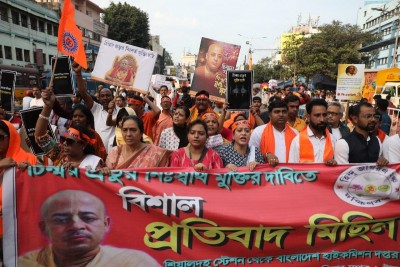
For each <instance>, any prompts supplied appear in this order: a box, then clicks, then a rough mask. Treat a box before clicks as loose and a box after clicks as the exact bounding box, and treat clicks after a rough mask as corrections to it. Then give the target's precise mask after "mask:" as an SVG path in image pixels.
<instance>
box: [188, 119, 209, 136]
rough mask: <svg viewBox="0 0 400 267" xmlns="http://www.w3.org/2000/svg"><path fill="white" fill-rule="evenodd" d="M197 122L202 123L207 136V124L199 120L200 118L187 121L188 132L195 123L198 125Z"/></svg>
mask: <svg viewBox="0 0 400 267" xmlns="http://www.w3.org/2000/svg"><path fill="white" fill-rule="evenodd" d="M198 124H200V125H202V126H203V127H204V130H205V131H206V135H207V136H208V133H207V128H208V127H207V124H206V123H205V122H204V121H202V120H200V119H196V120H194V121H192V122H191V123H189V125H188V133H189V132H190V130H192V128H193V127H194V126H195V125H198Z"/></svg>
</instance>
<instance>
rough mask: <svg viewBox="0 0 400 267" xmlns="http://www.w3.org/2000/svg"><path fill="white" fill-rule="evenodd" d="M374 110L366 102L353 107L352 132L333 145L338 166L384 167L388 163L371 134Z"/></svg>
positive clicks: (374, 120)
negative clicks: (364, 165) (372, 165)
mask: <svg viewBox="0 0 400 267" xmlns="http://www.w3.org/2000/svg"><path fill="white" fill-rule="evenodd" d="M375 115H376V114H375V109H374V107H373V106H372V105H371V104H370V103H368V102H361V103H359V104H357V105H356V106H354V108H353V115H352V122H353V124H354V126H355V128H354V130H353V131H352V132H351V133H350V134H349V135H348V136H346V137H344V138H342V139H340V140H339V141H337V142H336V145H335V160H336V161H337V163H338V164H347V163H372V162H376V163H377V165H378V166H386V165H387V164H388V161H387V160H386V159H385V158H384V157H382V144H381V142H380V141H379V138H378V137H377V136H375V135H373V134H372V132H373V131H374V129H375V125H376V119H375Z"/></svg>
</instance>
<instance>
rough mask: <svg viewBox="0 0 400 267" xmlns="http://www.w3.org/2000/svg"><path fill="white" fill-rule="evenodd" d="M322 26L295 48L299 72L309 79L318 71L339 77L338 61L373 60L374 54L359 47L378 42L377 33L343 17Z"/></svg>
mask: <svg viewBox="0 0 400 267" xmlns="http://www.w3.org/2000/svg"><path fill="white" fill-rule="evenodd" d="M319 30H320V32H319V33H317V34H314V35H312V36H311V37H309V38H303V39H302V44H301V45H300V46H299V47H298V48H296V49H295V51H296V54H295V56H296V62H295V63H294V64H296V67H297V72H298V74H300V75H303V76H304V77H305V78H307V80H308V79H309V78H311V77H313V76H314V75H315V74H324V75H326V76H328V77H330V78H331V79H334V80H336V78H337V68H338V64H363V63H366V64H367V63H368V62H369V61H370V56H371V55H368V54H363V53H360V52H359V51H358V49H359V48H360V47H361V46H362V45H368V44H371V43H373V42H375V41H376V40H377V37H375V36H374V35H373V34H371V33H369V32H363V31H362V30H361V29H360V28H359V27H358V26H357V25H350V24H345V25H343V24H342V22H340V21H333V22H332V24H326V25H323V26H321V27H320V28H319ZM292 60H294V58H292Z"/></svg>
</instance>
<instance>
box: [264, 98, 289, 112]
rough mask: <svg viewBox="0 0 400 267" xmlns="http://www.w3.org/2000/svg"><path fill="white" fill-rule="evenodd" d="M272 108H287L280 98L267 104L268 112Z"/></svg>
mask: <svg viewBox="0 0 400 267" xmlns="http://www.w3.org/2000/svg"><path fill="white" fill-rule="evenodd" d="M274 108H286V110H287V109H288V107H287V104H286V103H285V102H284V101H282V100H276V101H273V102H271V103H269V105H268V112H269V113H271V112H272V110H273V109H274Z"/></svg>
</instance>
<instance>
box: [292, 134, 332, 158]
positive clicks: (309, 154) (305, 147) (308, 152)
mask: <svg viewBox="0 0 400 267" xmlns="http://www.w3.org/2000/svg"><path fill="white" fill-rule="evenodd" d="M307 129H308V128H305V129H304V130H303V131H301V132H300V138H299V149H300V163H306V162H308V163H310V162H315V158H314V147H313V145H312V143H311V141H310V139H309V138H308V133H307ZM325 136H326V140H325V148H324V159H323V160H324V162H325V161H327V160H328V159H331V158H333V146H332V140H331V134H330V133H329V131H328V129H325ZM310 148H312V149H310Z"/></svg>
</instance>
